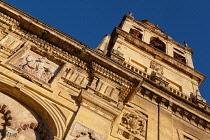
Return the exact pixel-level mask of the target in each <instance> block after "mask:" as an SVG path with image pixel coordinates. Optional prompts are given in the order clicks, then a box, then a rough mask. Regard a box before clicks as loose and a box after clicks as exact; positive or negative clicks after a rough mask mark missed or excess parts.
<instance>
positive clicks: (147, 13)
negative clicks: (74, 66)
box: [4, 0, 210, 104]
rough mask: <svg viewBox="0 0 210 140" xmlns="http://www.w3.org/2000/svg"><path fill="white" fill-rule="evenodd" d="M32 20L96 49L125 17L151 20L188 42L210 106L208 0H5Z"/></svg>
mask: <svg viewBox="0 0 210 140" xmlns="http://www.w3.org/2000/svg"><path fill="white" fill-rule="evenodd" d="M4 1H5V2H7V3H9V4H11V5H13V6H15V7H17V8H19V9H21V10H22V11H24V12H26V13H28V14H30V15H32V16H33V17H35V18H37V19H39V20H41V21H43V22H45V23H47V24H49V25H51V26H53V27H54V28H57V29H58V30H60V31H62V32H64V33H66V34H68V35H70V36H72V37H74V38H76V39H77V40H79V41H81V42H83V43H85V44H87V45H88V46H90V47H92V48H95V47H97V45H98V44H99V43H100V41H101V40H102V38H103V36H104V35H105V34H110V33H111V32H112V30H113V29H114V27H115V26H118V24H119V23H120V21H121V19H122V17H123V15H124V14H126V13H129V12H132V13H133V16H134V17H135V19H137V20H143V19H149V20H150V22H152V23H153V24H158V25H159V27H160V28H161V29H162V30H163V31H164V32H166V33H167V34H168V35H169V36H171V37H172V38H173V39H174V40H175V41H177V42H179V43H181V44H182V43H183V42H184V41H187V42H188V46H189V47H190V48H192V49H193V51H194V52H195V53H194V55H193V60H194V66H195V69H196V70H198V71H200V72H201V73H203V74H205V75H206V76H207V79H206V80H205V81H204V82H203V84H202V85H201V87H200V92H201V95H202V96H203V97H204V98H205V99H207V102H208V104H210V66H209V60H210V44H209V43H208V42H210V14H209V13H210V1H209V0H202V1H199V0H159V1H156V0H150V1H148V0H60V1H58V0H4Z"/></svg>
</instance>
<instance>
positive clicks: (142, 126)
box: [117, 111, 147, 140]
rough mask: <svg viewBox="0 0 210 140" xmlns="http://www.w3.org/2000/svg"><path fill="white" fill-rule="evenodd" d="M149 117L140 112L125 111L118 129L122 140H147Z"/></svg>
mask: <svg viewBox="0 0 210 140" xmlns="http://www.w3.org/2000/svg"><path fill="white" fill-rule="evenodd" d="M146 127H147V116H146V115H145V114H143V113H141V112H139V111H133V112H130V111H124V112H123V114H122V118H121V121H120V126H119V127H118V132H117V133H118V135H119V137H120V138H126V139H136V140H145V139H146Z"/></svg>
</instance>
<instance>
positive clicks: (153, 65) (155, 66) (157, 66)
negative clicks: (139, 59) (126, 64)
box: [150, 61, 163, 75]
mask: <svg viewBox="0 0 210 140" xmlns="http://www.w3.org/2000/svg"><path fill="white" fill-rule="evenodd" d="M150 68H151V69H153V70H155V71H156V72H157V73H159V74H161V75H163V66H162V65H160V64H159V63H157V62H155V61H151V63H150Z"/></svg>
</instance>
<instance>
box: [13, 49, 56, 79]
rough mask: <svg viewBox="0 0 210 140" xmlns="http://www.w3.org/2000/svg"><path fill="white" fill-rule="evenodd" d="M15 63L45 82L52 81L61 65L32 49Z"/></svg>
mask: <svg viewBox="0 0 210 140" xmlns="http://www.w3.org/2000/svg"><path fill="white" fill-rule="evenodd" d="M13 65H15V66H16V67H18V68H20V69H22V70H24V71H25V72H27V73H29V74H30V75H33V76H34V77H36V78H38V79H40V80H42V81H45V82H50V80H51V79H52V77H53V76H54V75H55V74H56V73H57V71H58V69H59V67H60V66H59V65H58V64H56V63H54V62H52V61H50V60H48V59H47V58H46V57H43V56H41V55H39V54H37V53H35V52H33V51H31V50H29V51H27V52H26V53H25V54H24V55H23V56H22V57H21V58H19V59H18V60H17V61H16V62H15V63H13Z"/></svg>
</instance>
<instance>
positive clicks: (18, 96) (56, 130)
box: [0, 75, 64, 139]
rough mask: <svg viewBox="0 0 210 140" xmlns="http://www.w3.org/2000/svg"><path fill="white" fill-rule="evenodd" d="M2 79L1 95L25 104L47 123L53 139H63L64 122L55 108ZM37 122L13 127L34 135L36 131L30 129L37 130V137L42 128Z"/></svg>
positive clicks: (0, 85)
mask: <svg viewBox="0 0 210 140" xmlns="http://www.w3.org/2000/svg"><path fill="white" fill-rule="evenodd" d="M0 77H1V78H2V79H3V80H2V81H0V95H1V94H3V93H4V94H5V95H7V96H8V97H10V98H11V99H13V100H16V101H17V102H20V103H22V104H24V105H25V106H26V107H28V108H30V109H31V110H32V112H33V111H34V112H35V113H36V114H37V115H38V116H39V117H40V118H41V119H42V120H43V121H44V123H46V126H47V127H48V128H49V129H48V130H49V131H48V132H50V134H51V135H52V137H56V138H60V139H61V138H62V137H63V133H64V132H63V131H64V128H63V127H64V125H63V122H62V120H60V117H59V116H57V114H55V110H53V108H52V107H50V106H49V103H46V101H45V100H43V99H42V98H40V97H38V96H37V95H35V94H34V93H33V92H32V91H29V92H28V89H21V90H20V89H18V88H17V87H13V86H11V85H14V84H11V83H10V84H7V79H5V78H4V77H3V76H1V75H0ZM4 82H5V83H4ZM23 91H27V92H23ZM8 103H9V102H8ZM15 111H17V110H14V111H11V112H15ZM32 114H33V113H32ZM32 116H33V115H32ZM37 122H39V121H37ZM37 122H32V123H18V122H17V123H14V124H15V125H12V127H14V126H15V131H20V130H27V131H30V133H33V132H32V131H34V130H28V129H29V128H30V129H31V128H35V129H36V131H35V132H34V133H35V134H36V135H37V132H38V128H40V127H39V126H41V125H39V124H38V123H37ZM18 126H19V127H18ZM12 130H14V128H12ZM39 131H40V132H38V134H39V133H40V134H41V135H42V134H43V133H44V132H45V131H46V129H39ZM20 133H21V134H22V133H24V131H20ZM42 136H46V135H42ZM42 139H43V138H42Z"/></svg>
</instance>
